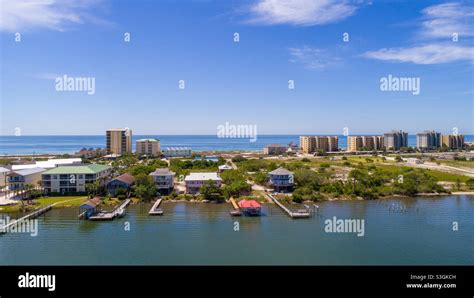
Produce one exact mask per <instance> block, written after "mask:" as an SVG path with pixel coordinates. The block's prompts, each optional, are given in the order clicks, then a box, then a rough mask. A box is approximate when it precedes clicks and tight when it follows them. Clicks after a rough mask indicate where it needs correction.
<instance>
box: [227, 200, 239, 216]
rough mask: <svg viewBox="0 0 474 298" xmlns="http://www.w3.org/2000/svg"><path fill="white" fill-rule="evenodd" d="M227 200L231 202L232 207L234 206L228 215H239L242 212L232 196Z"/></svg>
mask: <svg viewBox="0 0 474 298" xmlns="http://www.w3.org/2000/svg"><path fill="white" fill-rule="evenodd" d="M229 201H230V203H231V204H232V207H233V208H234V210H231V211H230V215H232V216H241V215H242V212H240V208H239V205H237V203H236V202H235V200H234V198H230V199H229Z"/></svg>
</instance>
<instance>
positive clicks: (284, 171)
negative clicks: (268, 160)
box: [269, 167, 293, 175]
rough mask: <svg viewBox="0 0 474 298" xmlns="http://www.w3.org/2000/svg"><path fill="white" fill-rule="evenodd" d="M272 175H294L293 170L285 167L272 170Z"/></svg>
mask: <svg viewBox="0 0 474 298" xmlns="http://www.w3.org/2000/svg"><path fill="white" fill-rule="evenodd" d="M269 174H270V175H293V172H291V171H288V170H287V169H285V168H282V167H279V168H278V169H276V170H274V171H271V172H270V173H269Z"/></svg>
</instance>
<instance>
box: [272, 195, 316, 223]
mask: <svg viewBox="0 0 474 298" xmlns="http://www.w3.org/2000/svg"><path fill="white" fill-rule="evenodd" d="M267 196H268V197H269V198H270V199H272V201H273V202H275V204H277V205H278V206H279V207H280V208H281V209H282V210H283V211H285V213H286V214H288V215H289V216H290V217H291V218H308V217H311V213H310V212H309V211H308V210H298V211H291V210H290V209H288V208H286V207H285V206H284V205H283V204H282V203H280V202H279V201H278V200H277V199H276V198H275V197H273V196H272V195H271V194H267Z"/></svg>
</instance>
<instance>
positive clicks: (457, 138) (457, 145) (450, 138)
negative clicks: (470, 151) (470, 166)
mask: <svg viewBox="0 0 474 298" xmlns="http://www.w3.org/2000/svg"><path fill="white" fill-rule="evenodd" d="M441 144H442V146H443V147H448V148H449V149H462V148H464V135H443V136H442V137H441Z"/></svg>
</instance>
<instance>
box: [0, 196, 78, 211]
mask: <svg viewBox="0 0 474 298" xmlns="http://www.w3.org/2000/svg"><path fill="white" fill-rule="evenodd" d="M86 200H87V197H86V196H66V197H65V196H62V197H41V198H38V199H33V200H31V201H20V202H19V203H18V204H16V205H8V206H1V207H0V211H1V212H20V211H25V212H27V211H32V210H34V209H37V208H42V207H46V206H48V205H51V204H54V203H60V204H57V205H55V206H54V208H62V207H73V206H80V205H81V204H82V203H84V202H85V201H86Z"/></svg>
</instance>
